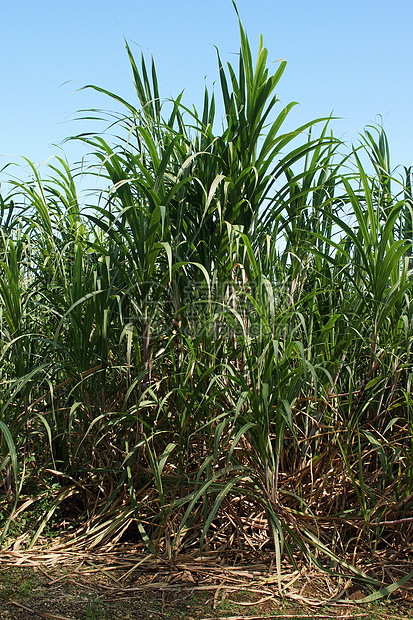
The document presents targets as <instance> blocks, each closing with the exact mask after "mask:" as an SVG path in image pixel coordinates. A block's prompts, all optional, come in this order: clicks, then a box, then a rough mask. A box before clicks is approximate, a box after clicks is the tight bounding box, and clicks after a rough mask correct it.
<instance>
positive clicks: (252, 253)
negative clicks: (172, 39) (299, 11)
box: [0, 27, 413, 575]
mask: <svg viewBox="0 0 413 620" xmlns="http://www.w3.org/2000/svg"><path fill="white" fill-rule="evenodd" d="M240 34H241V49H240V55H239V66H238V68H237V67H232V66H231V65H230V64H226V65H225V64H223V63H222V62H221V59H220V57H219V54H218V66H219V79H220V82H219V84H220V94H221V96H222V100H223V105H224V118H223V121H222V127H221V129H220V130H217V125H219V124H220V123H218V122H217V119H216V118H215V96H214V95H213V94H211V93H210V92H208V90H206V91H205V100H204V106H203V110H202V111H201V113H198V111H197V110H196V109H194V108H187V107H185V106H184V104H183V103H182V100H181V96H179V97H178V98H177V99H176V100H175V101H174V102H172V103H171V102H162V100H161V98H160V96H159V93H158V86H157V79H156V72H155V68H154V65H153V64H152V66H149V65H147V64H146V63H145V60H144V59H143V57H142V63H141V65H140V67H139V68H138V66H137V64H136V63H135V60H134V57H133V55H132V53H131V50H130V49H129V47H128V46H127V52H128V55H129V60H130V63H131V67H132V71H133V76H134V85H135V88H136V95H137V103H136V104H131V103H129V102H126V101H124V100H122V99H121V98H120V97H118V96H116V95H114V94H112V93H109V92H107V91H104V90H103V89H100V88H97V87H93V88H95V89H96V90H98V91H101V92H102V93H104V94H105V95H107V96H109V97H110V98H112V99H113V100H115V101H116V103H117V104H119V103H120V104H122V105H123V108H124V113H123V114H122V113H119V114H118V113H116V114H115V113H114V114H112V115H109V116H107V117H105V116H104V115H103V114H102V116H101V120H102V121H103V120H105V118H106V120H107V121H108V120H109V121H110V122H111V127H110V129H108V130H107V131H106V132H103V133H98V132H91V133H90V134H83V135H81V136H77V139H79V140H82V141H83V142H84V143H85V144H86V145H87V147H88V150H89V153H90V157H91V158H92V159H93V160H94V164H93V165H92V166H91V167H90V168H89V169H88V171H87V174H90V175H92V176H96V177H99V179H100V181H99V183H100V184H102V183H103V184H104V186H105V188H106V189H104V190H102V191H100V192H99V191H96V192H95V194H94V195H93V196H92V197H89V198H88V200H87V201H86V202H87V204H81V201H80V200H79V198H78V195H77V191H78V188H79V185H78V179H77V173H76V172H75V171H71V169H70V168H69V166H68V165H67V164H66V162H65V161H64V160H63V159H58V160H56V163H55V164H53V165H50V166H49V169H48V174H46V175H44V176H43V177H42V178H41V177H40V173H39V172H38V171H37V169H36V168H35V167H34V166H32V175H31V179H30V180H29V181H27V182H26V181H20V180H17V179H15V178H14V179H13V178H11V177H9V183H11V184H12V190H11V192H10V193H9V195H7V196H3V199H2V202H1V250H0V252H1V254H0V299H1V310H0V311H1V315H0V338H1V361H0V373H1V374H0V380H1V385H2V389H1V391H0V430H1V446H2V454H1V455H0V458H1V467H0V469H1V471H2V476H3V490H2V495H1V496H0V517H1V518H2V520H3V521H2V532H3V533H2V541H3V543H4V544H6V545H7V544H12V543H11V542H10V541H12V540H13V539H15V538H16V537H20V538H19V540H20V543H19V544H20V545H22V546H34V545H36V544H37V543H38V542H39V541H40V540H41V537H42V536H44V534H45V533H48V535H49V536H51V535H52V534H53V532H54V529H53V528H56V527H57V528H60V529H59V530H58V531H59V532H60V534H63V533H64V532H65V531H66V530H65V529H64V528H65V527H67V524H68V523H69V525H70V527H68V529H67V532H66V535H67V539H66V544H69V542H67V541H70V540H71V538H70V536H71V535H72V534H73V532H75V533H76V539H73V541H74V540H75V542H73V541H72V543H71V544H73V545H74V546H76V545H78V546H80V545H83V546H86V547H88V548H91V547H93V546H97V545H101V544H104V543H108V541H114V540H119V539H121V537H122V536H123V538H122V540H131V539H135V540H136V541H137V542H139V541H140V542H141V543H142V544H145V545H146V546H147V547H148V549H149V550H150V551H151V552H153V553H157V554H164V555H165V557H169V558H170V557H172V556H173V555H174V554H175V553H177V552H179V551H182V550H183V549H190V548H193V547H198V548H199V546H201V547H202V546H203V545H205V544H207V545H208V548H209V549H220V548H222V546H225V545H226V546H229V547H234V548H235V547H239V548H240V549H243V548H246V547H250V548H254V549H257V550H259V549H275V551H276V558H277V561H278V563H279V564H278V565H279V566H280V561H281V558H282V557H283V554H284V553H286V554H287V555H288V556H289V557H290V559H291V560H292V561H293V562H294V561H296V559H297V558H300V557H301V558H302V557H304V556H305V557H307V558H308V557H312V558H313V559H314V560H315V561H316V562H320V563H321V564H323V563H324V562H325V559H326V557H328V556H330V559H331V561H333V562H335V565H336V566H337V562H339V564H338V565H339V566H341V567H342V570H344V571H345V572H347V573H349V572H350V573H353V574H358V575H360V574H361V573H360V572H359V569H358V568H357V566H358V558H359V557H362V556H363V554H364V553H368V554H370V552H372V553H374V552H375V551H383V550H385V549H387V548H390V547H391V548H393V549H395V548H397V547H398V545H400V544H401V543H402V541H403V540H404V538H405V535H406V531H407V528H408V527H409V521H406V522H405V521H404V520H405V519H406V518H408V517H409V516H410V515H411V509H412V501H411V489H412V478H413V470H412V465H413V457H412V433H411V424H412V419H413V418H412V413H413V412H412V396H411V380H412V354H411V346H412V334H413V332H412V311H413V306H412V304H411V286H412V283H413V280H412V267H413V264H412V258H411V257H412V239H413V235H412V190H411V180H412V174H411V169H410V168H408V169H407V168H406V169H404V170H403V169H402V170H401V171H399V172H398V173H397V174H393V173H392V170H391V167H390V158H389V148H388V144H387V140H386V136H385V134H384V132H383V130H382V129H381V128H380V127H377V128H374V127H369V128H367V129H366V130H365V133H364V134H363V137H361V138H360V143H359V144H357V145H355V146H353V147H352V148H350V149H349V148H348V147H346V146H345V145H344V144H343V143H342V142H341V141H340V140H338V139H337V138H335V137H334V135H333V134H332V133H331V132H330V129H329V121H328V119H324V120H322V121H318V122H317V123H316V122H315V121H314V122H310V123H308V124H306V125H305V126H303V127H300V128H298V129H297V131H294V132H286V133H285V132H283V123H284V120H285V118H286V117H287V115H288V113H289V111H290V110H291V108H292V107H293V104H290V105H288V106H287V107H285V108H284V109H279V103H278V99H277V96H276V95H275V94H274V91H275V88H276V86H277V84H278V81H279V79H280V77H281V75H282V73H283V71H284V69H285V62H281V63H279V65H278V69H277V71H276V73H275V74H274V75H272V74H271V73H269V70H268V68H267V64H266V62H267V51H266V49H265V48H264V47H263V46H262V43H261V44H260V47H259V51H258V58H257V62H256V64H255V63H253V60H252V55H251V51H250V47H249V44H248V40H247V38H246V36H245V33H244V31H243V29H242V27H241V28H240ZM166 110H168V114H167V115H165V111H166ZM91 123H92V120H91ZM320 127H321V129H320ZM87 174H86V179H87V178H88V177H87ZM394 520H398V522H399V524H398V526H397V527H396V528H395V527H394V525H389V524H388V523H387V522H388V521H394ZM22 523H23V525H22ZM349 558H351V559H350V560H349V564H344V563H343V562H344V560H346V559H347V560H348V559H349ZM340 562H341V564H340Z"/></svg>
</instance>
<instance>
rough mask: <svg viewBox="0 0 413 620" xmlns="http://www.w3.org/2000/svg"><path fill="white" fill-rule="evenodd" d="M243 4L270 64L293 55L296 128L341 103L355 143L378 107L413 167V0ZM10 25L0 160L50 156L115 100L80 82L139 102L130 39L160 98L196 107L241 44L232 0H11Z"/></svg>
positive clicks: (287, 89)
mask: <svg viewBox="0 0 413 620" xmlns="http://www.w3.org/2000/svg"><path fill="white" fill-rule="evenodd" d="M237 4H238V8H239V11H240V14H241V18H242V21H243V23H244V26H245V28H246V30H247V33H248V36H249V39H250V43H251V45H252V46H253V49H254V50H256V48H257V44H258V37H259V34H260V33H262V34H263V36H264V44H265V46H266V47H267V48H268V51H269V60H274V61H275V60H277V59H279V58H285V59H286V60H287V61H288V65H287V69H286V72H285V74H284V76H283V78H282V79H281V81H280V84H279V89H278V95H279V97H280V99H281V102H282V103H283V104H286V103H288V102H289V101H292V100H295V101H298V102H299V103H300V106H297V107H296V108H295V110H294V111H293V112H292V114H291V119H290V121H289V122H290V124H291V125H290V127H292V126H298V125H299V124H302V123H304V122H306V121H308V120H311V119H313V118H316V117H320V116H325V115H328V114H329V113H330V112H332V111H333V112H334V114H335V115H337V116H340V117H343V120H340V121H336V122H335V123H334V127H335V133H336V135H338V136H343V137H345V138H346V139H348V140H351V139H353V140H356V139H357V133H358V132H360V131H362V130H363V127H364V126H365V125H366V124H368V123H372V122H374V121H375V120H377V115H378V114H381V115H382V116H383V119H384V126H385V128H386V130H387V132H388V137H389V139H390V144H391V150H392V163H393V165H394V166H395V165H397V164H405V165H411V164H412V165H413V79H412V77H413V75H412V73H413V69H412V61H413V36H412V27H413V2H411V1H409V0H407V1H403V2H402V1H401V0H392V1H390V0H389V1H388V0H328V1H326V0H311V1H310V0H283V1H281V0H280V1H278V0H238V2H237ZM1 22H2V29H1V30H2V32H1V37H0V58H1V63H0V67H1V69H0V76H1V91H0V92H1V97H0V168H1V167H2V166H3V165H4V164H6V163H7V162H8V161H10V160H11V159H14V160H16V158H17V156H20V155H24V156H26V157H28V158H29V159H31V160H32V161H34V162H35V163H36V164H40V163H42V162H43V161H45V160H46V159H47V158H48V157H50V156H52V155H53V154H55V153H57V152H58V150H57V149H56V148H54V147H53V146H52V144H53V143H59V142H61V141H62V140H63V139H64V138H65V137H66V136H68V135H71V134H74V133H77V132H78V131H80V130H81V129H82V127H81V126H80V125H79V124H76V123H75V122H74V121H73V118H74V117H75V116H76V111H77V110H78V109H81V108H89V107H99V108H108V107H110V106H111V105H112V103H111V102H110V101H109V100H107V99H105V97H104V96H103V95H99V94H97V93H95V92H92V91H82V92H77V89H78V88H80V87H81V86H83V85H85V84H88V83H93V84H97V85H99V86H102V87H104V88H107V89H108V90H112V91H114V92H116V93H118V94H120V95H122V96H124V97H125V98H129V99H131V100H132V99H133V97H134V93H133V88H132V82H131V78H130V69H129V64H128V60H127V56H126V52H125V49H124V42H123V37H125V38H126V39H127V40H128V41H130V42H131V44H132V42H135V43H137V44H139V45H140V46H142V48H144V49H147V50H150V52H152V53H153V55H154V58H155V61H156V65H157V70H158V76H159V83H160V91H161V95H164V96H165V97H169V96H176V95H177V94H178V93H179V92H180V91H181V90H182V89H185V90H186V101H187V102H192V103H195V104H196V105H201V102H202V96H203V89H204V78H205V77H207V83H208V84H212V82H213V81H214V80H216V79H217V77H218V72H217V62H216V54H215V50H214V45H216V46H217V47H218V48H219V49H220V52H221V56H222V58H223V59H224V60H232V61H233V62H236V57H235V56H234V53H236V52H237V51H238V48H239V38H238V23H237V19H236V16H235V13H234V10H233V7H232V3H231V1H230V0H202V1H201V0H154V1H153V2H149V1H148V0H117V1H116V2H115V1H113V0H111V1H108V0H99V1H98V0H70V1H69V2H56V0H53V1H51V0H38V1H37V2H35V1H34V0H15V1H14V2H6V1H5V0H3V1H2V2H1ZM132 48H133V49H134V50H136V55H137V56H139V54H140V50H139V47H136V46H134V45H133V44H132ZM83 128H84V126H83ZM64 149H65V152H66V153H67V156H68V158H69V160H70V161H74V160H76V158H77V157H78V156H79V152H80V151H79V150H76V147H75V145H74V144H68V145H65V146H64ZM0 176H3V175H0Z"/></svg>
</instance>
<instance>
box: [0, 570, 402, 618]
mask: <svg viewBox="0 0 413 620" xmlns="http://www.w3.org/2000/svg"><path fill="white" fill-rule="evenodd" d="M0 562H1V558H0ZM183 578H184V579H187V580H188V581H186V582H185V580H182V581H180V582H175V583H173V580H172V583H171V580H170V581H169V583H168V582H165V583H164V584H162V583H160V582H159V581H158V580H157V579H159V573H153V574H152V575H148V574H145V576H144V579H142V576H141V577H139V576H138V575H137V574H132V575H131V576H130V577H127V578H125V574H124V571H119V570H108V569H107V568H105V567H103V568H102V567H97V568H94V569H90V567H88V568H87V570H86V571H82V570H74V569H73V567H71V566H61V565H59V566H55V567H46V568H43V567H41V566H37V567H30V568H29V567H19V566H5V565H4V564H3V566H1V564H0V619H4V620H6V619H7V620H11V619H16V620H33V619H35V618H39V619H40V618H49V619H52V620H53V619H55V620H158V619H159V620H206V619H208V620H209V619H210V620H224V619H225V620H247V619H248V620H252V619H257V618H262V619H265V618H267V619H268V618H279V619H282V618H285V619H288V620H294V619H296V620H305V619H309V618H313V619H316V618H317V619H319V620H324V619H325V620H327V619H329V618H331V619H333V618H334V619H336V620H339V619H340V620H341V619H344V618H364V619H366V620H393V619H397V620H408V619H410V620H413V607H412V606H411V605H409V604H408V603H406V602H403V604H402V603H401V602H400V601H399V602H398V601H394V602H389V601H387V602H376V603H374V604H364V605H360V604H357V603H356V601H357V599H358V598H361V597H362V596H363V595H364V593H362V592H360V591H357V589H356V590H354V591H353V592H352V594H351V598H353V599H354V601H355V602H354V604H344V605H336V606H334V605H330V606H326V605H318V606H311V605H308V604H306V603H305V602H304V601H302V600H297V601H294V600H293V601H291V600H284V601H283V600H282V599H281V598H280V597H279V596H278V592H277V588H276V587H274V586H273V585H272V586H269V587H266V588H265V591H266V594H265V593H263V592H262V591H261V592H260V591H259V588H258V589H257V587H252V588H248V587H243V588H242V589H236V590H234V588H233V587H232V586H231V585H227V584H224V583H223V584H222V585H221V586H218V587H213V588H212V587H211V588H209V589H208V587H207V586H206V587H205V589H199V587H197V586H196V584H194V583H191V575H190V574H188V575H187V576H186V577H185V575H183ZM271 591H273V596H271ZM298 599H300V597H299V596H298Z"/></svg>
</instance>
